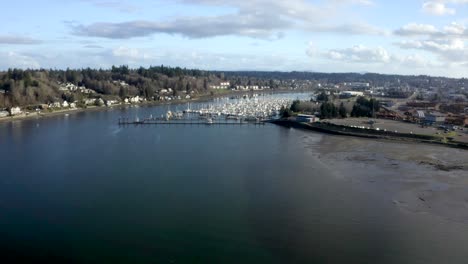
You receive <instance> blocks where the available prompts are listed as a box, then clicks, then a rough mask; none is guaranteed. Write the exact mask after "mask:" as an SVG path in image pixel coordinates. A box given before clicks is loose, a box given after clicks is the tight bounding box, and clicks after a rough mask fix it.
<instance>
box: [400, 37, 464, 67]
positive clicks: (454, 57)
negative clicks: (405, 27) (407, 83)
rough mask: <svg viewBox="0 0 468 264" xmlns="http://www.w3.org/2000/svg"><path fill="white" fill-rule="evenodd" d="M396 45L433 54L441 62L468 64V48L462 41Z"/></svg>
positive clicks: (433, 41) (427, 41) (412, 42)
mask: <svg viewBox="0 0 468 264" xmlns="http://www.w3.org/2000/svg"><path fill="white" fill-rule="evenodd" d="M397 45H399V46H400V47H401V48H404V49H416V50H424V51H428V52H431V53H434V54H436V55H438V57H439V59H440V60H441V61H443V62H468V47H467V46H466V45H465V42H464V41H463V40H462V39H450V40H421V41H406V42H401V43H397Z"/></svg>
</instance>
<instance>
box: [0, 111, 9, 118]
mask: <svg viewBox="0 0 468 264" xmlns="http://www.w3.org/2000/svg"><path fill="white" fill-rule="evenodd" d="M9 115H10V113H8V111H3V110H2V111H0V117H7V116H9Z"/></svg>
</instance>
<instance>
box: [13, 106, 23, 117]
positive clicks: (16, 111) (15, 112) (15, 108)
mask: <svg viewBox="0 0 468 264" xmlns="http://www.w3.org/2000/svg"><path fill="white" fill-rule="evenodd" d="M22 113H23V111H21V108H19V107H18V106H17V107H12V108H10V115H12V116H15V115H20V114H22Z"/></svg>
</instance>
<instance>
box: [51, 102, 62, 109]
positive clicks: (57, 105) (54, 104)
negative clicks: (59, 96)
mask: <svg viewBox="0 0 468 264" xmlns="http://www.w3.org/2000/svg"><path fill="white" fill-rule="evenodd" d="M61 106H62V104H60V102H53V103H51V104H50V105H49V108H60V107H61Z"/></svg>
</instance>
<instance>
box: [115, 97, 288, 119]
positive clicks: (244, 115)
mask: <svg viewBox="0 0 468 264" xmlns="http://www.w3.org/2000/svg"><path fill="white" fill-rule="evenodd" d="M296 97H297V94H296ZM294 99H295V98H294V97H293V96H280V97H279V96H277V95H268V94H267V95H259V94H254V95H252V96H251V97H249V96H242V97H239V98H221V99H218V100H215V101H213V102H209V103H198V104H195V105H192V104H190V103H187V105H186V106H185V107H184V108H185V109H184V110H182V111H181V110H179V108H180V107H181V105H177V106H174V108H176V109H175V110H171V109H170V107H168V108H167V110H166V111H165V113H161V114H159V115H158V114H150V115H149V116H148V117H146V118H142V119H140V117H139V116H135V117H134V118H129V117H120V118H119V119H118V125H231V126H232V125H264V124H265V122H268V121H269V120H272V119H277V118H278V117H279V115H280V110H281V108H283V107H286V108H287V107H289V105H290V104H291V102H292V101H293V100H294Z"/></svg>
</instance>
